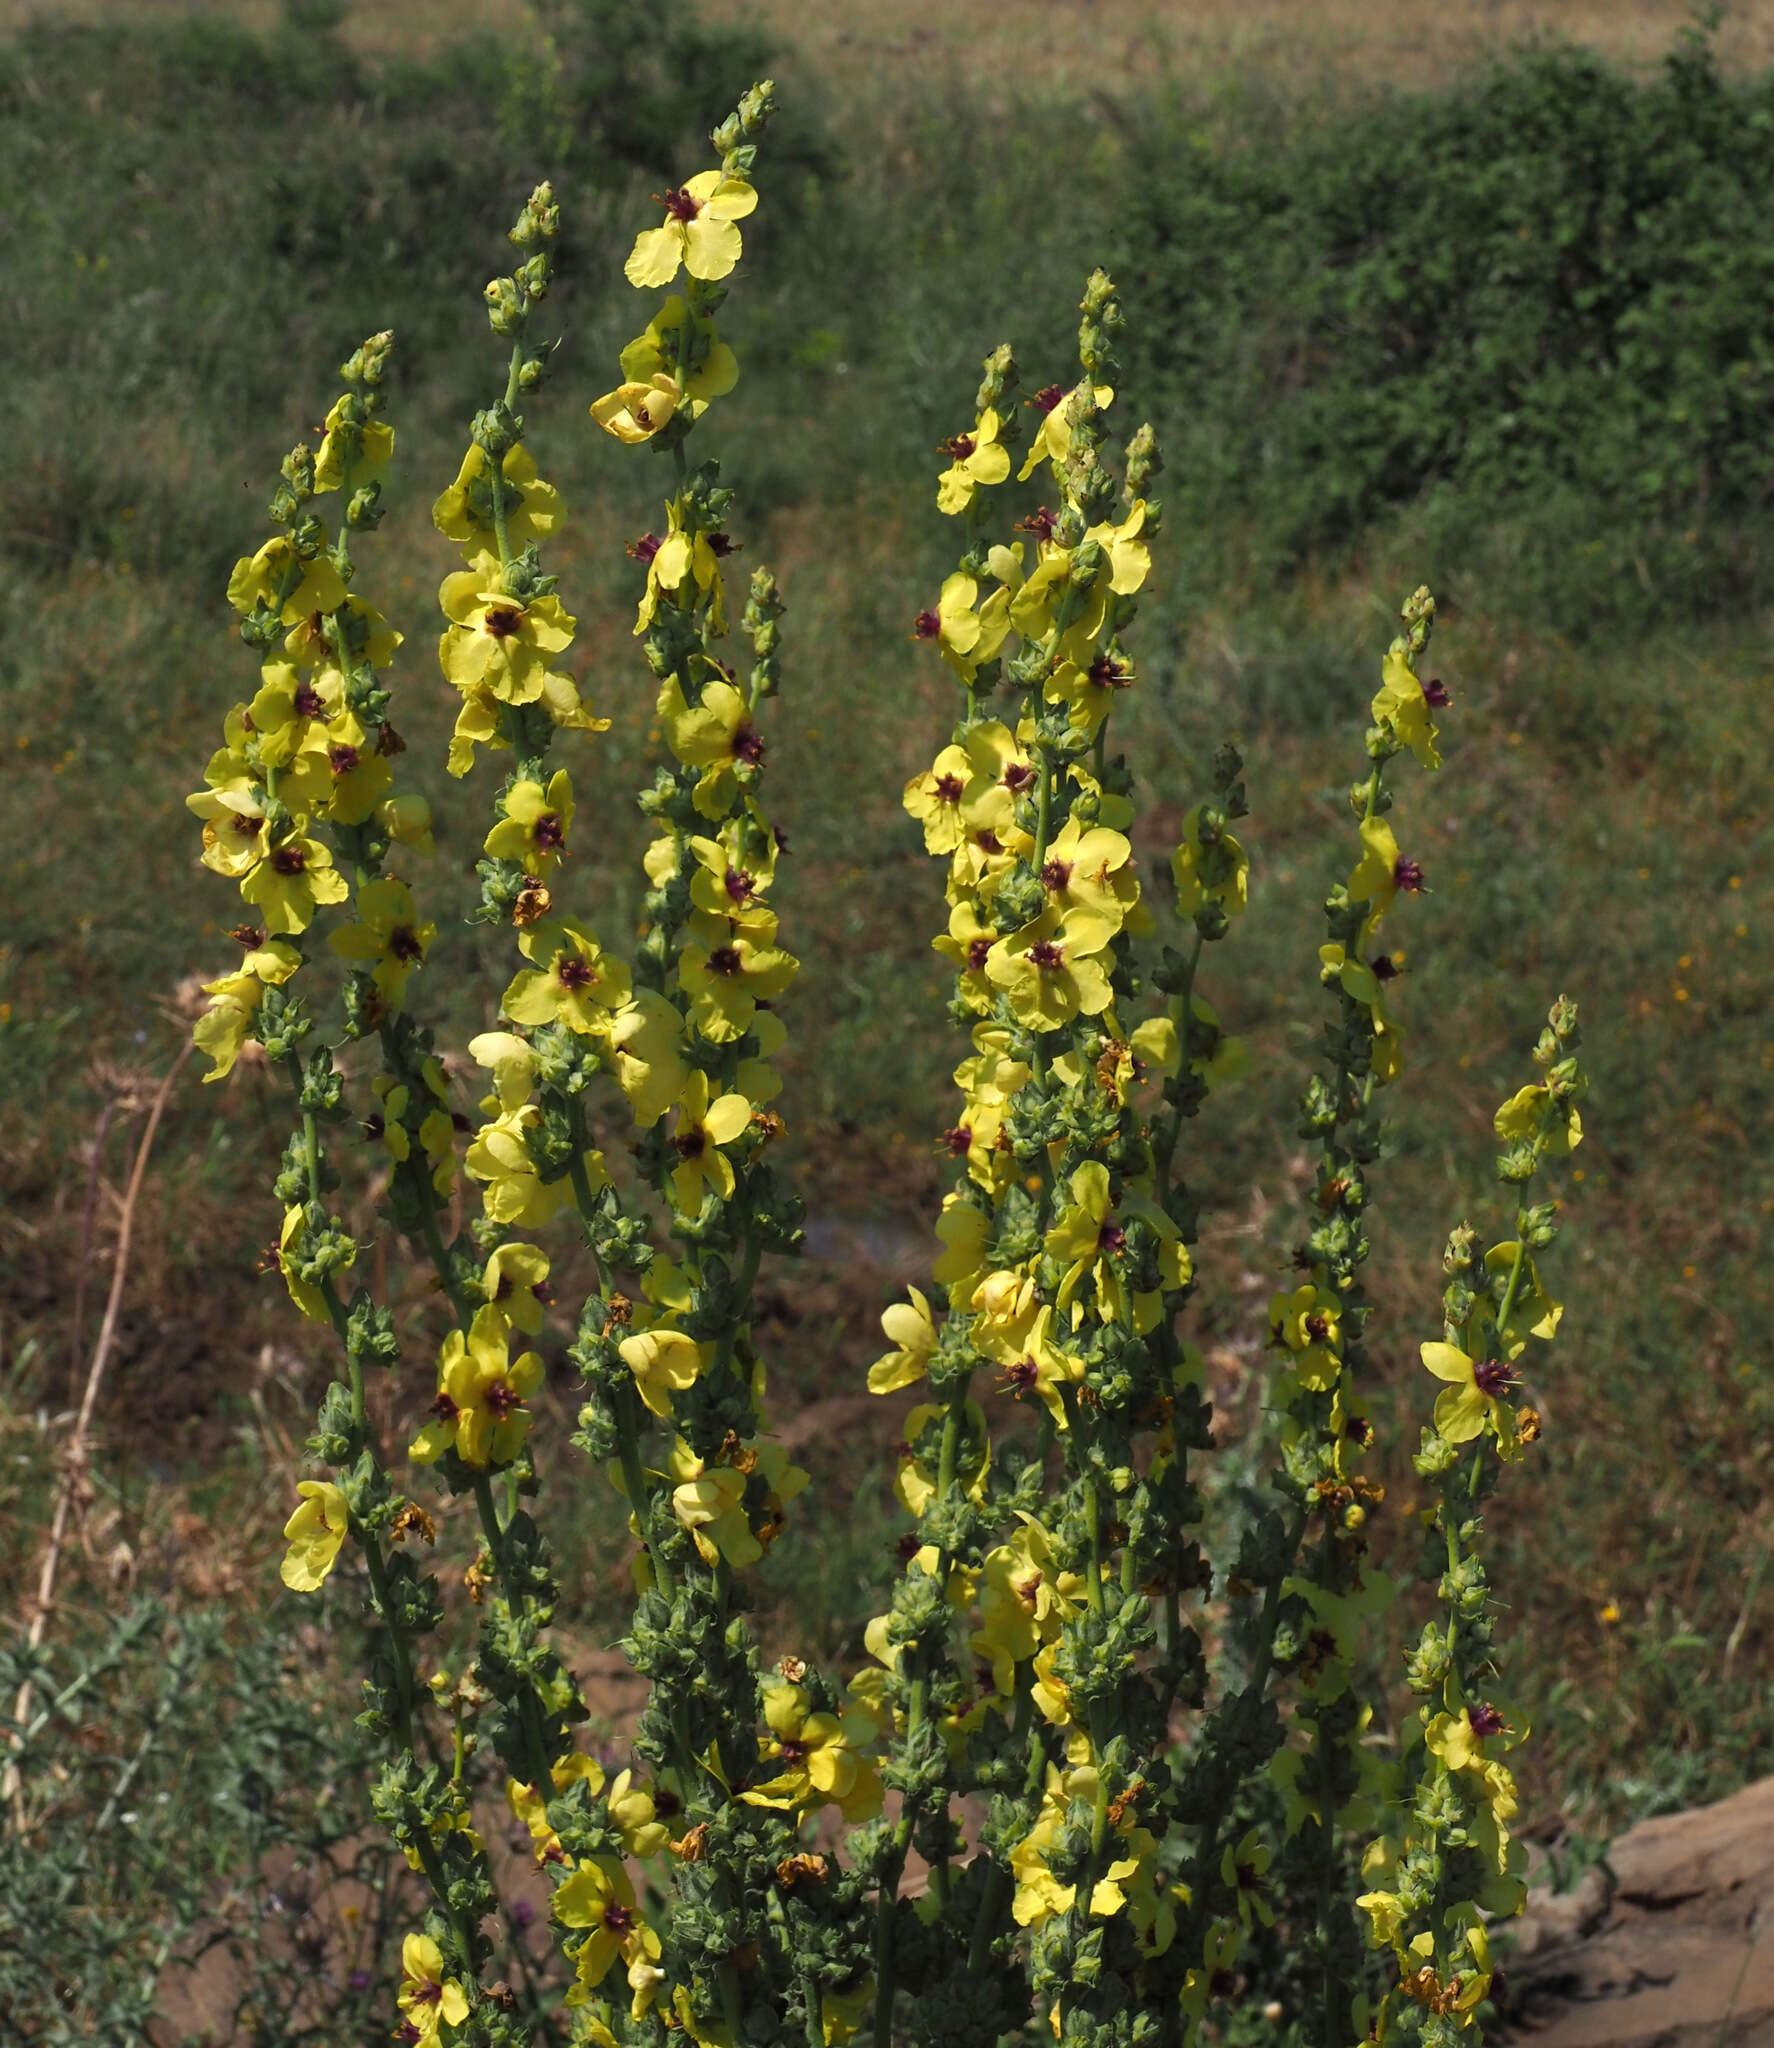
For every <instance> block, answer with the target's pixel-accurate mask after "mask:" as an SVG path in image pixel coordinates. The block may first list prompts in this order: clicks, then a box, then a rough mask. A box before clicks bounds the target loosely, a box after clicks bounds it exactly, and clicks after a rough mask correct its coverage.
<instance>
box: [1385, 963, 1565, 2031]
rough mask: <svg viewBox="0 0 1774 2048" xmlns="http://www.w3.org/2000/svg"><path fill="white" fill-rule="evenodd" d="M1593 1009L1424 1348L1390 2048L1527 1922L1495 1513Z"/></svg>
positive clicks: (1446, 2012)
mask: <svg viewBox="0 0 1774 2048" xmlns="http://www.w3.org/2000/svg"><path fill="white" fill-rule="evenodd" d="M1578 1043H1579V1039H1578V1031H1577V1006H1576V1005H1575V1004H1574V1003H1572V1002H1569V1001H1567V1000H1566V999H1565V998H1564V997H1562V996H1561V997H1560V998H1559V1000H1558V1001H1557V1002H1556V1003H1554V1004H1553V1006H1552V1009H1551V1011H1550V1013H1549V1014H1548V1016H1547V1020H1546V1028H1545V1030H1544V1031H1542V1032H1541V1034H1540V1039H1539V1042H1538V1044H1537V1045H1536V1046H1535V1048H1534V1063H1535V1065H1536V1066H1538V1067H1539V1068H1540V1069H1541V1074H1542V1078H1541V1079H1540V1080H1539V1081H1538V1082H1533V1083H1530V1084H1529V1085H1528V1086H1526V1087H1524V1088H1522V1089H1520V1090H1519V1091H1518V1092H1517V1093H1516V1094H1514V1095H1512V1096H1511V1097H1510V1098H1509V1100H1508V1101H1507V1102H1505V1103H1504V1104H1503V1106H1502V1107H1501V1108H1500V1109H1499V1110H1498V1112H1497V1116H1496V1131H1497V1136H1498V1137H1499V1138H1501V1139H1502V1140H1503V1142H1504V1145H1505V1148H1506V1149H1505V1150H1504V1151H1503V1153H1502V1154H1501V1155H1500V1157H1499V1158H1498V1160H1497V1175H1498V1178H1499V1179H1500V1180H1501V1181H1503V1182H1504V1183H1505V1185H1507V1186H1510V1187H1514V1188H1515V1189H1517V1190H1518V1194H1517V1200H1516V1213H1515V1219H1514V1220H1515V1235H1514V1236H1513V1237H1512V1238H1508V1239H1505V1240H1504V1241H1502V1242H1500V1243H1498V1244H1494V1245H1491V1246H1490V1247H1489V1248H1488V1249H1486V1250H1485V1251H1483V1252H1480V1250H1479V1243H1480V1240H1479V1237H1478V1234H1477V1232H1475V1231H1474V1230H1472V1229H1471V1228H1470V1226H1468V1225H1466V1224H1462V1225H1461V1226H1460V1227H1459V1229H1457V1230H1455V1231H1454V1232H1453V1233H1452V1234H1451V1235H1450V1237H1449V1238H1448V1243H1447V1252H1446V1255H1445V1258H1444V1262H1443V1263H1444V1265H1445V1268H1446V1271H1447V1275H1448V1284H1447V1288H1446V1290H1445V1292H1444V1294H1443V1297H1442V1302H1443V1309H1444V1313H1445V1318H1446V1320H1445V1323H1444V1325H1443V1330H1442V1335H1441V1339H1440V1341H1439V1342H1435V1343H1426V1344H1424V1345H1423V1346H1422V1347H1421V1349H1422V1360H1423V1364H1424V1367H1425V1368H1426V1370H1427V1371H1428V1372H1430V1373H1431V1374H1432V1375H1433V1376H1434V1378H1435V1379H1436V1380H1437V1381H1439V1382H1441V1388H1440V1392H1439V1393H1438V1395H1437V1397H1436V1402H1435V1414H1434V1420H1433V1423H1432V1424H1431V1425H1430V1426H1429V1427H1428V1428H1426V1429H1425V1430H1424V1431H1423V1441H1422V1447H1421V1448H1420V1449H1419V1451H1418V1452H1417V1456H1416V1469H1417V1472H1418V1474H1419V1476H1420V1477H1421V1478H1423V1479H1424V1480H1425V1481H1427V1482H1428V1484H1429V1485H1430V1486H1431V1487H1432V1488H1433V1489H1434V1491H1435V1495H1436V1499H1435V1505H1434V1507H1433V1509H1432V1510H1430V1511H1427V1512H1426V1513H1425V1516H1424V1523H1425V1534H1424V1555H1423V1576H1424V1577H1425V1578H1426V1579H1428V1580H1429V1581H1430V1582H1431V1583H1432V1584H1433V1585H1434V1587H1435V1591H1436V1598H1437V1601H1438V1603H1439V1605H1440V1608H1441V1612H1440V1614H1439V1615H1438V1616H1436V1617H1435V1618H1433V1619H1431V1620H1430V1621H1428V1622H1426V1623H1425V1624H1424V1627H1423V1632H1422V1634H1421V1636H1420V1637H1419V1639H1418V1641H1417V1643H1416V1645H1415V1647H1414V1648H1413V1649H1412V1650H1411V1652H1410V1653H1409V1655H1408V1656H1407V1658H1406V1660H1405V1675H1406V1679H1407V1681H1408V1683H1409V1685H1410V1689H1411V1691H1412V1693H1413V1694H1415V1695H1416V1696H1417V1698H1418V1699H1419V1700H1420V1701H1421V1702H1422V1704H1421V1706H1420V1707H1419V1708H1418V1710H1417V1712H1416V1714H1415V1716H1414V1717H1413V1718H1412V1719H1411V1720H1409V1721H1407V1723H1406V1725H1405V1738H1406V1739H1405V1744H1404V1752H1403V1758H1402V1771H1401V1782H1400V1785H1399V1789H1398V1793H1397V1796H1396V1798H1395V1800H1394V1802H1393V1804H1392V1806H1391V1807H1390V1809H1389V1810H1388V1811H1386V1812H1385V1813H1384V1814H1383V1816H1382V1819H1383V1820H1384V1822H1385V1823H1386V1826H1387V1832H1385V1833H1382V1834H1381V1835H1379V1836H1378V1837H1376V1839H1375V1840H1374V1841H1372V1842H1371V1843H1370V1844H1369V1846H1368V1849H1367V1853H1366V1855H1365V1857H1364V1858H1363V1862H1362V1869H1363V1871H1364V1873H1365V1874H1366V1875H1367V1876H1368V1877H1369V1878H1370V1879H1372V1880H1373V1881H1374V1889H1373V1890H1371V1891H1369V1892H1367V1893H1365V1894H1364V1895H1363V1896H1362V1897H1361V1898H1360V1899H1359V1900H1358V1901H1357V1903H1358V1905H1359V1906H1360V1908H1361V1909H1362V1911H1363V1912H1365V1913H1366V1914H1367V1916H1368V1922H1369V1927H1370V1929H1371V1932H1372V1936H1373V1939H1374V1941H1375V1943H1376V1944H1383V1945H1385V1946H1388V1947H1390V1949H1391V1951H1392V1955H1393V1958H1394V1960H1395V1962H1396V1968H1397V1982H1396V1984H1395V1985H1394V1986H1393V1987H1392V1988H1391V1989H1390V1990H1389V1991H1388V1992H1387V1994H1386V1996H1385V1999H1384V2001H1383V2002H1382V2004H1381V2006H1380V2010H1379V2012H1378V2014H1377V2015H1376V2018H1375V2022H1374V2028H1375V2034H1376V2037H1377V2038H1378V2039H1379V2040H1380V2041H1382V2042H1386V2041H1395V2040H1406V2039H1410V2038H1412V2037H1413V2027H1414V2030H1415V2037H1416V2038H1418V2039H1421V2040H1422V2041H1423V2042H1424V2043H1425V2044H1426V2048H1448V2044H1451V2043H1452V2042H1453V2041H1454V2040H1455V2038H1456V2037H1457V2036H1458V2034H1459V2033H1460V2032H1461V2031H1462V2029H1464V2028H1465V2027H1467V2026H1469V2025H1470V2024H1471V2021H1472V2016H1473V2014H1474V2013H1475V2012H1476V2010H1477V2008H1478V2007H1479V2005H1480V2004H1481V2003H1482V2002H1483V2001H1484V1999H1485V1998H1486V1997H1487V1995H1488V1994H1489V1992H1490V1989H1491V1984H1492V1977H1493V1971H1492V1968H1491V1958H1490V1942H1489V1937H1488V1935H1487V1933H1486V1923H1487V1920H1488V1919H1490V1918H1495V1917H1497V1916H1501V1915H1508V1914H1512V1913H1516V1912H1519V1911H1520V1910H1521V1904H1522V1899H1523V1895H1524V1886H1523V1883H1522V1877H1521V1872H1522V1869H1523V1865H1524V1862H1525V1857H1524V1855H1523V1852H1522V1849H1521V1846H1520V1844H1519V1843H1516V1842H1514V1841H1512V1840H1511V1838H1510V1833H1509V1823H1510V1822H1511V1821H1512V1820H1513V1819H1514V1818H1515V1812H1516V1805H1517V1800H1516V1789H1515V1780H1514V1778H1513V1776H1512V1775H1511V1773H1510V1770H1509V1767H1508V1765H1507V1764H1506V1763H1505V1762H1504V1761H1503V1758H1504V1756H1505V1754H1506V1753H1507V1752H1508V1751H1510V1750H1512V1749H1514V1748H1515V1747H1517V1745H1518V1744H1520V1743H1521V1742H1522V1741H1523V1740H1524V1738H1525V1737H1526V1735H1527V1728H1526V1725H1525V1724H1524V1723H1523V1722H1522V1720H1521V1718H1520V1716H1519V1715H1518V1714H1517V1713H1516V1712H1515V1711H1514V1710H1513V1709H1512V1708H1510V1707H1509V1706H1508V1705H1507V1704H1506V1703H1505V1702H1504V1700H1503V1699H1502V1698H1501V1697H1500V1696H1499V1692H1498V1669H1497V1661H1496V1642H1495V1625H1496V1606H1495V1603H1494V1601H1493V1600H1492V1598H1491V1589H1490V1582H1489V1580H1488V1579H1487V1577H1486V1575H1485V1569H1484V1563H1483V1560H1482V1557H1481V1556H1480V1552H1479V1539H1480V1537H1481V1536H1482V1534H1483V1528H1484V1522H1483V1515H1482V1509H1483V1507H1484V1503H1485V1502H1486V1500H1487V1499H1488V1498H1489V1497H1490V1495H1491V1494H1492V1493H1493V1492H1494V1491H1495V1489H1496V1486H1497V1482H1498V1480H1499V1479H1500V1477H1501V1476H1502V1469H1503V1467H1504V1466H1505V1465H1507V1464H1512V1463H1514V1462H1515V1461H1516V1460H1517V1459H1519V1458H1520V1457H1521V1456H1522V1455H1523V1453H1524V1451H1525V1450H1526V1449H1527V1447H1528V1446H1529V1445H1530V1444H1532V1443H1534V1442H1536V1441H1537V1440H1538V1438H1539V1435H1540V1417H1539V1415H1538V1413H1537V1412H1536V1410H1535V1409H1533V1408H1532V1407H1531V1406H1529V1405H1528V1404H1527V1402H1525V1401H1523V1400H1522V1399H1521V1398H1520V1396H1521V1394H1522V1393H1523V1391H1524V1388H1525V1386H1526V1383H1527V1379H1528V1373H1527V1371H1526V1367H1527V1363H1528V1354H1530V1353H1532V1352H1533V1350H1534V1345H1535V1340H1538V1341H1539V1342H1541V1343H1546V1342H1549V1341H1550V1340H1551V1339H1552V1338H1553V1337H1555V1336H1556V1334H1557V1332H1558V1326H1559V1322H1560V1320H1561V1318H1562V1314H1563V1311H1562V1308H1561V1306H1560V1304H1559V1303H1558V1302H1556V1301H1554V1300H1553V1298H1552V1297H1551V1295H1550V1294H1548V1293H1547V1292H1546V1289H1545V1287H1544V1286H1543V1284H1542V1282H1541V1279H1540V1273H1539V1267H1538V1263H1537V1260H1536V1257H1535V1254H1536V1253H1538V1252H1540V1251H1543V1250H1544V1249H1545V1248H1546V1247H1547V1246H1548V1245H1549V1244H1551V1243H1552V1241H1553V1239H1554V1237H1556V1235H1557V1234H1558V1217H1557V1209H1558V1205H1557V1203H1556V1202H1537V1203H1530V1202H1529V1201H1528V1199H1527V1193H1528V1188H1529V1186H1530V1184H1531V1183H1532V1182H1533V1181H1534V1179H1535V1178H1536V1177H1537V1176H1538V1174H1539V1173H1540V1172H1541V1170H1542V1168H1543V1167H1544V1166H1545V1164H1546V1163H1547V1162H1548V1161H1550V1160H1557V1159H1562V1158H1566V1157H1568V1156H1569V1155H1570V1153H1571V1151H1572V1150H1573V1148H1574V1147H1575V1146H1577V1145H1578V1144H1579V1143H1581V1141H1582V1137H1583V1124H1582V1119H1581V1117H1580V1116H1579V1114H1578V1111H1577V1103H1578V1100H1579V1099H1580V1097H1581V1096H1582V1094H1583V1092H1584V1088H1585V1080H1584V1075H1583V1070H1582V1067H1581V1066H1580V1064H1579V1063H1578V1060H1577V1057H1576V1055H1577V1047H1578Z"/></svg>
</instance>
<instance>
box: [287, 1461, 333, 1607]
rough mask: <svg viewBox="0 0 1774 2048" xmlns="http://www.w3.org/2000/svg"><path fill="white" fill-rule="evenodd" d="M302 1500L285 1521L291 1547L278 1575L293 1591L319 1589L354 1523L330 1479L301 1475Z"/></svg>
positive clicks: (304, 1591) (297, 1484) (298, 1487)
mask: <svg viewBox="0 0 1774 2048" xmlns="http://www.w3.org/2000/svg"><path fill="white" fill-rule="evenodd" d="M296 1491H297V1493H299V1494H300V1495H301V1496H302V1504H301V1506H300V1507H298V1508H297V1509H296V1511H295V1513H294V1514H293V1515H291V1516H290V1518H289V1520H288V1521H287V1522H285V1523H284V1525H283V1533H284V1536H285V1538H286V1539H287V1540H288V1543H289V1549H288V1550H287V1551H285V1553H284V1558H283V1563H282V1565H281V1567H280V1568H279V1574H278V1575H279V1577H281V1579H282V1580H283V1583H284V1584H285V1585H286V1586H288V1587H289V1589H290V1591H291V1592H292V1593H317V1592H319V1590H320V1588H321V1586H322V1585H323V1584H324V1583H325V1580H326V1576H327V1574H328V1572H330V1571H331V1570H332V1568H333V1566H334V1565H335V1564H337V1563H338V1561H339V1549H340V1546H341V1545H342V1544H343V1543H344V1541H345V1538H346V1535H347V1534H348V1533H349V1530H350V1527H351V1520H350V1516H349V1515H348V1514H347V1513H346V1510H345V1496H344V1495H343V1494H342V1493H341V1492H340V1491H339V1489H338V1488H337V1487H336V1486H334V1485H333V1483H332V1482H331V1481H330V1480H327V1479H299V1480H297V1482H296Z"/></svg>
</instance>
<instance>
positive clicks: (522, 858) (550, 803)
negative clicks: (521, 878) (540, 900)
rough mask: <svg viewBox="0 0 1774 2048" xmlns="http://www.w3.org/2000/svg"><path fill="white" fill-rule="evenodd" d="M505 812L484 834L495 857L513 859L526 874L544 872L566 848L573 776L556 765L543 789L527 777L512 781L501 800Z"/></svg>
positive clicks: (487, 845) (570, 819) (487, 846)
mask: <svg viewBox="0 0 1774 2048" xmlns="http://www.w3.org/2000/svg"><path fill="white" fill-rule="evenodd" d="M503 802H504V808H505V815H504V817H503V818H501V819H500V821H499V822H498V824H496V825H495V826H494V827H493V829H492V831H490V832H489V833H488V834H487V842H486V850H487V852H488V853H490V854H491V855H492V856H493V858H494V859H495V860H514V861H516V862H517V864H518V865H519V867H521V868H522V869H523V871H524V873H525V874H526V875H535V876H537V877H541V876H543V875H546V874H547V873H548V871H549V869H550V868H552V867H553V866H554V864H555V862H556V861H557V860H559V859H560V858H561V856H562V855H563V854H564V853H565V852H566V850H567V834H568V832H569V831H570V830H571V829H572V824H573V779H572V777H571V776H570V775H568V773H567V771H566V770H565V769H564V768H557V769H556V770H555V772H554V773H553V774H552V775H551V776H550V777H549V778H548V787H547V789H544V788H543V787H542V785H541V783H539V782H534V781H532V780H531V779H530V778H529V777H528V776H525V777H523V778H522V779H521V780H520V781H517V782H514V783H513V784H512V785H511V787H510V788H509V789H508V790H507V791H506V792H505V796H504V799H503Z"/></svg>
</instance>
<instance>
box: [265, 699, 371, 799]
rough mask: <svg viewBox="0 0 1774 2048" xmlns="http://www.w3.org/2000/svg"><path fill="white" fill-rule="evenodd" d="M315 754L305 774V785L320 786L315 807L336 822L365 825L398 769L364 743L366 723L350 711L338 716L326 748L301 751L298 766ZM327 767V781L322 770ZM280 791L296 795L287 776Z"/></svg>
mask: <svg viewBox="0 0 1774 2048" xmlns="http://www.w3.org/2000/svg"><path fill="white" fill-rule="evenodd" d="M310 758H312V760H313V762H314V768H313V770H312V771H311V773H310V774H308V775H304V776H302V778H301V786H302V787H303V788H310V787H318V788H319V794H318V796H317V797H316V800H315V808H316V809H317V810H319V811H323V812H324V813H325V815H326V816H327V817H328V818H330V819H331V820H332V822H333V823H334V824H335V825H361V824H363V823H364V822H365V821H366V820H367V819H368V818H369V817H370V816H371V815H372V814H373V813H374V812H375V811H376V809H377V808H378V806H379V805H380V804H381V803H382V801H383V799H384V798H385V797H386V796H387V794H388V792H389V790H390V789H392V788H393V786H394V771H393V770H392V769H391V768H390V767H389V765H388V763H387V762H386V761H385V760H384V759H383V758H382V756H381V755H380V754H379V753H377V752H376V751H375V749H374V748H373V747H367V746H366V745H365V744H364V731H363V727H362V726H361V725H359V724H358V722H357V720H356V719H355V718H353V717H352V716H351V715H350V713H349V712H346V713H345V714H344V715H343V716H341V717H339V718H335V719H334V720H333V722H332V724H331V725H330V726H328V728H327V731H326V745H325V748H324V750H321V751H318V752H315V753H313V754H312V756H309V755H302V754H299V755H297V757H296V769H297V771H298V772H300V771H301V770H302V768H303V767H304V765H305V763H306V762H307V761H308V760H309V759H310ZM323 768H324V770H325V780H324V783H322V782H321V779H320V776H321V770H322V769H323ZM278 791H279V794H281V795H285V796H293V794H294V792H293V791H292V790H289V789H286V786H285V778H282V777H280V778H279V781H278Z"/></svg>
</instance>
